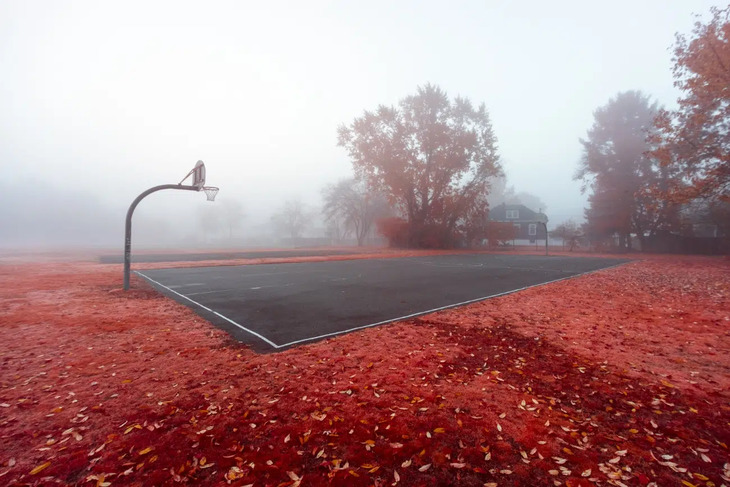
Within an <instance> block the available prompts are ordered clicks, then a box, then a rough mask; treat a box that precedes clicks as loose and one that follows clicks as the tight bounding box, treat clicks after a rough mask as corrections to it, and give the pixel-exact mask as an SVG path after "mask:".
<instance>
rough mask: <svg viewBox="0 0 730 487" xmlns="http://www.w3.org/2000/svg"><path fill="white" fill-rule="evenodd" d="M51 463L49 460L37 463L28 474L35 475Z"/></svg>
mask: <svg viewBox="0 0 730 487" xmlns="http://www.w3.org/2000/svg"><path fill="white" fill-rule="evenodd" d="M50 465H51V462H46V463H42V464H40V465H38V466H37V467H36V468H34V469H33V470H31V471H30V475H36V474H39V473H41V472H42V471H43V470H45V469H46V468H48V467H49V466H50Z"/></svg>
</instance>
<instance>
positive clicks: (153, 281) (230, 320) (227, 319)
mask: <svg viewBox="0 0 730 487" xmlns="http://www.w3.org/2000/svg"><path fill="white" fill-rule="evenodd" d="M134 273H135V274H137V275H138V276H141V277H143V278H145V279H147V280H148V281H149V282H151V283H154V284H157V285H158V286H160V287H162V288H165V289H167V290H168V291H170V292H171V293H174V294H177V295H178V296H180V297H181V298H183V299H186V300H188V301H190V302H191V303H193V304H194V305H196V306H199V307H201V308H203V309H204V310H206V311H208V312H210V313H213V314H214V315H216V316H218V317H219V318H223V319H224V320H226V321H227V322H229V323H230V324H232V325H234V326H237V327H238V328H240V329H241V330H243V331H245V332H248V333H250V334H251V335H253V336H255V337H257V338H260V339H261V340H263V341H264V342H266V343H268V344H269V345H271V346H272V347H274V348H281V347H282V345H277V344H276V343H274V342H272V341H271V340H269V339H268V338H266V337H265V336H263V335H260V334H258V333H256V332H255V331H253V330H249V329H248V328H246V327H245V326H243V325H240V324H238V323H236V322H235V321H233V320H232V319H230V318H228V317H226V316H223V315H222V314H220V313H219V312H217V311H213V310H212V309H210V308H208V307H207V306H203V305H202V304H200V303H198V302H197V301H193V300H192V299H190V298H189V297H187V296H185V295H184V294H180V293H179V292H177V291H175V290H174V289H170V288H169V287H167V286H165V285H164V284H161V283H159V282H157V281H155V280H154V279H152V278H150V277H147V276H145V275H144V274H142V273H141V272H139V271H134Z"/></svg>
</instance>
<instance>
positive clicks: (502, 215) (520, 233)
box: [488, 203, 548, 242]
mask: <svg viewBox="0 0 730 487" xmlns="http://www.w3.org/2000/svg"><path fill="white" fill-rule="evenodd" d="M488 220H489V221H494V222H501V223H512V224H513V225H514V226H515V227H516V228H517V235H516V237H515V239H516V240H529V241H530V242H535V240H545V225H543V224H547V222H548V217H547V215H546V214H545V213H541V212H537V211H533V210H531V209H529V208H528V207H526V206H525V205H508V204H505V203H502V204H501V205H497V206H495V207H494V208H492V209H490V210H489V217H488Z"/></svg>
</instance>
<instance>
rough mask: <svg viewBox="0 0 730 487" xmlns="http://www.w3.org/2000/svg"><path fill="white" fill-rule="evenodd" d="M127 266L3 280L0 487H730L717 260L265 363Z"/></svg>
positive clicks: (614, 273) (51, 269)
mask: <svg viewBox="0 0 730 487" xmlns="http://www.w3.org/2000/svg"><path fill="white" fill-rule="evenodd" d="M370 255H375V254H370ZM393 255H397V254H393ZM120 270H121V266H118V265H98V264H92V263H86V262H56V261H53V259H51V260H49V261H47V262H42V263H28V262H25V261H23V259H15V260H13V259H5V260H4V261H3V264H2V265H1V266H0V321H1V323H2V324H1V326H0V484H8V485H25V484H30V485H54V484H62V485H66V484H72V485H161V484H167V485H175V484H191V485H192V484H194V485H225V484H231V485H249V484H252V485H255V486H259V485H260V486H264V485H270V486H278V485H348V486H349V485H363V486H365V485H376V486H379V485H394V484H395V485H399V486H400V485H404V486H408V485H412V486H421V485H423V486H431V485H478V486H482V485H500V486H503V485H511V486H526V485H553V484H555V485H572V486H578V485H593V484H598V485H658V486H665V485H687V486H690V485H695V486H699V485H706V486H712V485H714V486H721V485H723V484H725V485H730V479H729V478H728V477H730V463H729V462H730V451H729V450H728V445H729V444H730V392H729V391H730V261H728V260H726V259H713V258H680V257H671V258H668V257H667V258H651V259H648V260H641V261H639V260H637V261H634V262H631V263H629V264H627V265H624V266H621V267H618V268H613V269H609V270H605V271H601V272H597V273H593V274H590V275H586V276H583V277H579V278H576V279H572V280H568V281H562V282H558V283H554V284H550V285H547V286H541V287H537V288H533V289H530V290H527V291H524V292H521V293H517V294H513V295H509V296H504V297H501V298H497V299H492V300H489V301H485V302H482V303H478V304H474V305H471V306H468V307H465V308H460V309H455V310H448V311H443V312H439V313H435V314H432V315H428V316H424V317H421V318H418V319H413V320H409V321H404V322H401V323H396V324H392V325H387V326H382V327H378V328H372V329H368V330H365V331H362V332H358V333H352V334H349V335H345V336H341V337H337V338H334V339H330V340H327V341H323V342H319V343H314V344H310V345H305V346H301V347H298V348H295V349H292V350H288V351H285V352H281V353H276V354H267V355H258V354H256V353H253V352H251V351H250V350H249V349H248V348H246V347H243V346H241V345H238V344H237V343H235V342H233V341H232V340H230V339H229V338H228V337H227V335H226V334H225V333H223V332H221V331H219V330H217V329H215V328H213V327H212V326H211V325H210V324H208V323H207V322H206V321H204V320H203V319H201V318H199V317H198V316H197V315H195V314H194V313H193V312H192V311H191V310H189V309H187V308H185V307H184V306H182V305H179V304H177V303H175V302H173V301H171V300H169V299H167V298H164V297H162V296H161V295H159V294H158V293H156V292H155V291H153V290H152V289H150V288H148V287H146V285H145V284H144V283H142V282H141V281H135V282H134V285H135V289H134V290H133V291H131V292H129V293H124V292H121V291H120V287H121V274H120Z"/></svg>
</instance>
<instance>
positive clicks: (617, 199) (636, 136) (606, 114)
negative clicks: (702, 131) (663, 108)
mask: <svg viewBox="0 0 730 487" xmlns="http://www.w3.org/2000/svg"><path fill="white" fill-rule="evenodd" d="M658 111H659V107H658V106H657V104H656V103H655V102H654V103H652V102H651V101H650V99H649V97H648V96H646V95H644V94H642V93H641V92H639V91H627V92H623V93H619V94H618V95H616V96H615V97H614V98H612V99H611V100H610V101H609V102H608V103H607V104H606V105H605V106H603V107H600V108H598V109H597V110H596V111H595V112H594V117H595V122H594V124H593V127H591V129H590V130H589V131H588V137H587V139H585V140H581V143H582V144H583V157H582V159H581V161H580V165H579V167H578V171H577V172H576V175H575V179H579V180H582V181H583V190H586V189H587V188H591V189H592V190H593V192H592V194H591V195H590V196H589V200H588V201H589V207H588V209H587V210H586V220H587V227H588V235H589V237H591V238H592V240H593V241H594V242H595V241H600V240H604V239H606V238H608V237H611V236H613V235H614V234H618V236H619V248H622V249H626V248H630V247H631V243H630V236H631V234H635V235H636V236H637V237H638V238H639V240H640V241H641V242H642V244H644V241H645V238H646V237H647V236H652V235H654V234H656V233H657V232H658V231H661V230H666V229H669V228H671V227H672V225H674V224H675V222H676V216H677V206H676V205H675V204H673V203H672V202H670V201H667V200H665V199H663V198H661V196H660V194H659V193H656V192H649V191H645V189H646V188H648V187H666V186H667V185H668V184H669V182H670V181H671V180H672V178H673V173H672V171H671V169H670V168H668V167H666V166H663V165H661V164H659V163H658V161H657V159H655V158H654V157H652V156H651V155H649V154H647V152H648V151H650V149H651V148H652V147H651V146H650V143H649V141H648V140H647V136H648V130H649V129H651V127H652V123H653V121H654V119H655V117H656V115H657V113H658Z"/></svg>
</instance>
